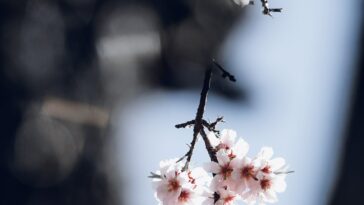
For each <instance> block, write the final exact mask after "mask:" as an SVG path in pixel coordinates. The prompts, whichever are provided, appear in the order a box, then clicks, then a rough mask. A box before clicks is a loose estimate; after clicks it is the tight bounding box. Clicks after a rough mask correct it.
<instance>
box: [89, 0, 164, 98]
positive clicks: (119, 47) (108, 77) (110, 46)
mask: <svg viewBox="0 0 364 205" xmlns="http://www.w3.org/2000/svg"><path fill="white" fill-rule="evenodd" d="M103 13H104V14H105V15H101V16H102V18H100V20H99V23H98V27H99V28H98V29H97V30H98V31H99V33H98V35H97V36H98V38H97V43H96V48H97V54H98V58H99V62H100V68H101V74H102V76H101V77H102V81H103V84H104V87H105V92H106V98H107V101H108V102H109V103H110V104H116V102H119V100H123V99H127V98H130V96H133V95H134V94H135V93H137V91H138V89H139V87H140V86H141V84H142V82H141V81H140V76H138V73H139V72H141V71H140V70H141V69H142V67H143V66H145V65H147V64H148V63H150V62H152V61H153V60H155V59H156V58H157V57H158V56H159V55H160V50H161V40H160V34H159V21H158V18H157V16H156V14H155V12H154V11H153V10H151V9H149V8H147V7H142V6H129V7H128V6H125V7H122V8H120V7H115V6H112V5H111V6H109V7H105V8H104V12H103ZM120 88H125V89H120Z"/></svg>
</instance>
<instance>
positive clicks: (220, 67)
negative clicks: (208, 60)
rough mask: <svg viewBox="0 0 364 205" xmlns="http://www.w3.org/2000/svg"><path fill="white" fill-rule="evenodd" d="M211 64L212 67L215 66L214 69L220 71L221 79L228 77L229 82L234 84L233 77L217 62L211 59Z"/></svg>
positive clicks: (234, 79)
mask: <svg viewBox="0 0 364 205" xmlns="http://www.w3.org/2000/svg"><path fill="white" fill-rule="evenodd" d="M212 63H213V64H214V65H216V67H218V68H219V69H220V70H221V72H222V75H221V76H222V77H223V78H226V77H228V78H229V80H230V81H232V82H236V78H235V76H233V75H231V74H230V73H229V72H227V71H226V70H225V69H224V68H223V67H222V66H221V65H220V64H219V63H218V62H216V60H215V59H214V58H213V59H212Z"/></svg>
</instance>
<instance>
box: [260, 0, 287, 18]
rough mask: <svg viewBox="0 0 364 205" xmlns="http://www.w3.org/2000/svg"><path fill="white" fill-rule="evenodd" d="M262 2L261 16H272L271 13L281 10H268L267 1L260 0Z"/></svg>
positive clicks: (280, 10) (280, 9)
mask: <svg viewBox="0 0 364 205" xmlns="http://www.w3.org/2000/svg"><path fill="white" fill-rule="evenodd" d="M260 1H261V2H262V7H263V14H264V15H268V16H272V12H282V10H283V9H282V8H270V7H269V4H268V0H260Z"/></svg>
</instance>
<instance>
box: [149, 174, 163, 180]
mask: <svg viewBox="0 0 364 205" xmlns="http://www.w3.org/2000/svg"><path fill="white" fill-rule="evenodd" d="M148 178H152V179H161V178H162V176H161V175H159V174H156V173H153V172H150V176H148Z"/></svg>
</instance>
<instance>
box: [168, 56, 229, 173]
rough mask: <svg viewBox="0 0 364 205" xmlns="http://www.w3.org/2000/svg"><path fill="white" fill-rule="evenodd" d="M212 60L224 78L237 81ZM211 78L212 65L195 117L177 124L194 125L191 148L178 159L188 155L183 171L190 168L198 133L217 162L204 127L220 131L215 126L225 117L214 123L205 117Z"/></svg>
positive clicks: (182, 126)
mask: <svg viewBox="0 0 364 205" xmlns="http://www.w3.org/2000/svg"><path fill="white" fill-rule="evenodd" d="M212 62H213V64H214V65H215V66H216V67H217V68H219V70H220V71H221V72H222V77H223V78H226V77H227V78H228V79H229V80H230V81H232V82H235V81H236V79H235V77H234V76H233V75H231V74H230V73H229V72H227V71H226V70H225V69H224V68H223V67H222V66H221V65H220V64H219V63H217V62H216V61H215V59H212ZM211 78H212V67H210V68H208V69H207V70H206V72H205V77H204V82H203V87H202V91H201V95H200V96H201V97H200V102H199V105H198V108H197V112H196V117H195V119H194V120H190V121H187V122H185V123H181V124H177V125H175V127H176V128H185V127H187V126H192V125H194V127H193V138H192V141H191V143H190V146H189V147H190V148H189V150H188V152H187V153H186V154H185V155H183V156H182V157H181V158H180V159H179V160H178V161H177V162H180V161H182V160H183V159H185V158H186V157H187V160H186V164H185V166H184V167H183V169H182V170H183V171H185V170H187V169H188V166H189V163H190V161H191V158H192V155H193V150H194V149H195V145H196V141H197V137H198V134H200V135H201V136H202V139H203V140H204V142H205V147H206V150H207V152H208V154H209V156H210V159H211V161H214V162H217V158H216V151H215V149H214V148H213V147H212V146H211V143H210V140H209V139H208V137H207V134H206V133H205V130H204V127H206V128H207V129H208V130H209V131H213V132H215V133H219V131H217V130H216V128H215V127H216V125H217V123H219V122H223V118H222V117H219V118H217V119H216V121H215V122H212V123H208V122H207V121H206V120H204V119H203V114H204V111H205V106H206V101H207V95H208V92H209V90H210V84H211Z"/></svg>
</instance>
